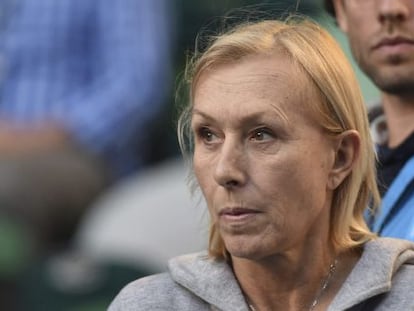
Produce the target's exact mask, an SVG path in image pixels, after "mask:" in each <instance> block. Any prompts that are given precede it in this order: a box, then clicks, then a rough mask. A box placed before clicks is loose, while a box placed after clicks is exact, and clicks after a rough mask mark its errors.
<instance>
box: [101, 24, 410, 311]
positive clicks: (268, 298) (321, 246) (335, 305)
mask: <svg viewBox="0 0 414 311" xmlns="http://www.w3.org/2000/svg"><path fill="white" fill-rule="evenodd" d="M188 74H189V80H188V83H189V87H190V102H189V105H188V107H187V108H186V109H185V110H184V111H183V114H182V116H181V120H180V121H181V123H180V129H179V133H180V136H181V143H182V145H183V147H184V148H183V149H184V150H189V151H190V152H191V154H190V155H189V156H190V158H191V163H192V166H193V170H194V175H195V181H196V183H197V185H199V187H200V189H201V191H202V193H203V196H204V198H205V200H206V202H207V206H208V209H209V213H210V218H211V228H210V242H209V249H208V251H206V252H204V253H198V254H192V255H185V256H182V257H178V258H174V259H172V260H171V261H170V262H169V272H168V273H165V274H161V275H155V276H150V277H147V278H144V279H140V280H138V281H135V282H133V283H131V284H129V285H128V286H127V287H126V288H125V289H123V290H122V291H121V293H120V294H119V295H118V296H117V297H116V299H115V300H114V301H113V303H112V304H111V306H110V308H109V310H111V311H115V310H197V311H199V310H224V311H231V310H245V311H248V310H256V311H258V310H259V311H263V310H284V311H286V310H412V309H413V308H414V300H413V299H412V297H414V288H413V286H412V283H413V281H414V266H413V264H414V247H413V245H412V244H411V243H410V242H406V241H400V240H391V239H381V238H376V236H374V235H373V234H372V233H371V232H370V231H369V229H368V228H367V226H366V224H365V222H364V218H363V213H364V211H365V209H366V206H368V205H369V204H370V205H371V206H373V208H375V206H377V205H378V201H379V199H378V197H379V195H378V192H377V187H376V183H375V154H374V150H373V143H372V141H371V138H370V136H369V129H368V121H367V119H366V117H365V116H366V111H365V108H364V104H363V100H362V98H361V94H360V91H359V89H358V85H357V82H356V80H355V77H354V74H353V72H352V70H351V68H350V66H349V64H348V62H347V60H346V58H345V56H344V55H343V54H342V52H341V49H340V48H339V47H338V45H337V44H336V43H335V42H334V40H333V39H332V38H331V37H330V35H329V34H328V33H327V32H326V31H324V30H322V29H321V28H320V27H319V26H318V25H316V24H315V23H313V22H311V21H308V20H306V19H303V18H296V19H292V18H290V19H288V20H287V21H283V22H282V21H261V22H255V23H248V24H245V25H240V26H237V27H236V28H233V29H232V30H230V31H227V32H226V33H224V34H222V35H220V36H218V37H216V38H215V39H214V40H213V41H212V43H211V44H210V46H209V47H208V48H207V49H206V50H205V51H204V52H203V53H199V54H196V55H195V57H194V59H193V62H192V63H191V64H190V67H189V70H188ZM186 138H188V139H186ZM188 144H190V145H188ZM171 208H174V207H171ZM172 221H173V220H172ZM183 243H185V241H183Z"/></svg>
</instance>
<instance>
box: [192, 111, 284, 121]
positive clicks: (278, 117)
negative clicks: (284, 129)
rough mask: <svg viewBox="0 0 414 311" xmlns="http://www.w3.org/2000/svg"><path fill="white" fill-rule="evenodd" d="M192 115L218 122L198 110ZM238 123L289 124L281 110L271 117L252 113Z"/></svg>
mask: <svg viewBox="0 0 414 311" xmlns="http://www.w3.org/2000/svg"><path fill="white" fill-rule="evenodd" d="M192 114H193V115H199V116H201V117H202V118H204V119H206V120H208V121H210V122H216V121H217V119H216V118H214V117H213V116H211V115H209V114H208V113H206V112H204V111H201V110H199V109H197V108H194V109H193V112H192ZM237 121H238V122H241V123H246V124H255V123H257V122H269V121H271V122H272V123H276V122H283V123H289V122H288V119H287V118H286V116H285V114H284V113H280V112H279V109H277V110H275V111H274V113H272V115H271V116H269V111H258V112H254V113H251V114H249V115H245V116H241V117H240V118H239V119H238V120H237Z"/></svg>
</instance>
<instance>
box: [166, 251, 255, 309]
mask: <svg viewBox="0 0 414 311" xmlns="http://www.w3.org/2000/svg"><path fill="white" fill-rule="evenodd" d="M168 267H169V270H170V274H171V277H172V278H173V280H174V281H175V282H177V283H178V284H180V285H181V286H184V287H185V288H187V289H188V290H189V291H191V292H192V293H194V294H195V295H196V296H198V297H200V298H201V299H202V300H204V301H206V302H208V303H209V304H210V305H212V306H213V307H215V308H218V309H220V310H226V311H227V310H229V311H231V310H239V311H248V310H249V309H248V307H247V304H245V303H241V302H244V301H245V300H244V296H243V293H242V292H241V289H240V287H239V285H238V283H237V281H236V279H235V277H234V274H233V271H232V269H231V268H230V266H229V265H228V264H227V263H226V262H225V261H223V260H214V259H211V258H209V257H208V255H207V252H201V253H197V254H191V255H184V256H180V257H176V258H173V259H171V260H170V261H169V264H168Z"/></svg>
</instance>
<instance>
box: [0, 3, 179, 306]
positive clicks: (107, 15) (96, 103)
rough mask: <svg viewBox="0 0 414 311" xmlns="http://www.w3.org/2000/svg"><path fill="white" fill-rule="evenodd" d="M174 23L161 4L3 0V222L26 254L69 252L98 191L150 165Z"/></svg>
mask: <svg viewBox="0 0 414 311" xmlns="http://www.w3.org/2000/svg"><path fill="white" fill-rule="evenodd" d="M169 20H170V19H169V11H168V10H167V8H166V2H165V1H164V0H122V1H112V0H59V1H53V0H36V1H32V0H2V1H1V2H0V226H2V225H3V226H6V227H7V228H10V224H13V226H14V228H19V229H13V230H6V231H7V232H8V233H10V232H11V233H16V232H18V235H19V237H20V238H21V239H20V242H19V243H23V242H25V243H26V245H27V250H29V249H30V254H31V255H34V256H36V255H39V254H44V253H49V252H51V251H54V250H56V249H60V248H62V247H65V246H66V244H67V243H68V241H69V240H70V237H71V236H72V234H73V231H74V230H75V228H76V225H77V223H78V221H79V219H80V217H81V215H82V214H83V212H84V210H85V209H86V208H87V207H88V206H89V204H90V203H91V202H92V201H93V200H94V198H95V197H96V196H97V195H98V194H99V193H101V191H102V190H103V189H105V188H106V186H107V185H108V184H110V183H111V182H113V181H116V180H119V179H120V178H121V177H125V176H127V175H128V174H130V173H132V172H135V171H136V170H138V169H139V168H141V167H142V166H143V165H144V164H145V159H146V157H147V149H148V148H147V145H148V144H149V143H151V128H152V124H154V121H155V120H156V118H157V117H158V116H159V114H160V111H161V110H162V105H163V103H165V100H164V98H163V97H164V95H165V93H166V91H167V89H168V83H169V81H170V80H169V79H170V75H169V74H170V63H169V62H170V55H169V53H170V52H171V50H170V34H169V31H170V29H171V28H170V27H171V25H170V24H169ZM14 235H15V236H16V234H14ZM3 240H4V238H3ZM6 244H7V243H6ZM1 249H2V250H1V251H2V252H4V253H3V255H4V256H3V255H2V254H0V264H4V263H5V261H7V260H5V259H4V258H5V257H7V256H9V252H8V250H7V249H4V248H3V247H2V248H1ZM6 255H7V256H6ZM8 259H9V261H11V262H12V263H13V260H14V258H13V257H12V256H9V257H8ZM1 270H2V271H7V268H1ZM7 273H9V274H10V271H7ZM0 278H1V276H0ZM6 283H7V282H6ZM4 288H6V286H4ZM7 288H10V287H7ZM1 290H2V293H3V294H2V296H1V297H0V300H2V299H1V298H2V297H3V295H4V296H8V293H7V289H6V290H3V287H2V289H1ZM3 301H4V300H3ZM0 308H1V307H0Z"/></svg>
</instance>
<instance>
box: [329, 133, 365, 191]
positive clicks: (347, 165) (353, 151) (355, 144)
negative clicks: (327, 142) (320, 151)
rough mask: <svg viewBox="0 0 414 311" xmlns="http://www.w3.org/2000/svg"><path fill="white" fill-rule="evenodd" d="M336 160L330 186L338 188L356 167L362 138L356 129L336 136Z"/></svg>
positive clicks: (330, 177) (331, 173)
mask: <svg viewBox="0 0 414 311" xmlns="http://www.w3.org/2000/svg"><path fill="white" fill-rule="evenodd" d="M335 146H336V149H335V161H334V164H333V167H332V169H331V172H330V176H329V181H328V187H329V188H330V189H331V190H333V189H336V188H337V187H338V186H339V185H340V184H341V183H342V181H343V180H344V179H345V178H346V177H347V176H348V175H349V174H350V173H351V171H352V170H353V169H354V167H355V163H356V160H357V159H358V157H359V153H360V149H361V139H360V136H359V133H358V132H357V131H355V130H348V131H345V132H343V133H341V134H340V135H338V136H337V137H335Z"/></svg>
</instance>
